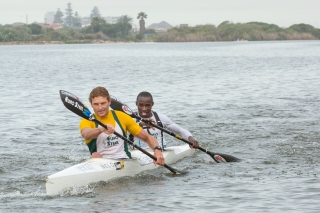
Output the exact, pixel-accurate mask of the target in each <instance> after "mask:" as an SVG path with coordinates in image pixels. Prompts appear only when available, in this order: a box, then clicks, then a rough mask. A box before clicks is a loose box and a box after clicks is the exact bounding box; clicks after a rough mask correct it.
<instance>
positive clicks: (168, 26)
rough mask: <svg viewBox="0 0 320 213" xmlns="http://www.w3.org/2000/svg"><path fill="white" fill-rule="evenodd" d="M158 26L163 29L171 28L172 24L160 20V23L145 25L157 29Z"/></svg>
mask: <svg viewBox="0 0 320 213" xmlns="http://www.w3.org/2000/svg"><path fill="white" fill-rule="evenodd" d="M159 28H163V29H167V30H168V29H171V28H173V26H171V25H170V24H168V23H167V22H165V21H162V22H160V23H153V24H151V25H150V26H149V27H147V29H159Z"/></svg>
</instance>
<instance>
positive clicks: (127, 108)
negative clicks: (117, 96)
mask: <svg viewBox="0 0 320 213" xmlns="http://www.w3.org/2000/svg"><path fill="white" fill-rule="evenodd" d="M122 110H123V111H124V112H125V113H127V114H128V115H132V112H131V110H130V109H129V107H128V106H127V105H123V106H122Z"/></svg>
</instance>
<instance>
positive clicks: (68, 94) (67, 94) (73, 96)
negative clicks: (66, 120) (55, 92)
mask: <svg viewBox="0 0 320 213" xmlns="http://www.w3.org/2000/svg"><path fill="white" fill-rule="evenodd" d="M61 94H63V95H66V96H69V97H72V98H74V99H76V100H79V98H78V97H77V96H75V95H74V94H72V93H70V92H67V91H64V90H62V91H61Z"/></svg>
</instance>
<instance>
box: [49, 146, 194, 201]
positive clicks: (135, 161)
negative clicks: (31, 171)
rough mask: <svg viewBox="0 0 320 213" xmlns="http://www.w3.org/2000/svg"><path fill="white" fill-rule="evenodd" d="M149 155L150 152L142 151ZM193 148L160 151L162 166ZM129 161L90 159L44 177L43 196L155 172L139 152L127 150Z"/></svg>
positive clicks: (148, 161) (190, 153) (191, 151)
mask: <svg viewBox="0 0 320 213" xmlns="http://www.w3.org/2000/svg"><path fill="white" fill-rule="evenodd" d="M146 151H148V152H149V153H151V154H152V155H153V151H152V150H146ZM194 151H195V149H190V148H189V145H188V144H186V145H182V146H171V147H167V148H166V150H165V151H163V156H164V158H165V162H166V164H172V163H175V162H177V161H178V160H181V159H182V158H184V157H188V156H191V155H192V154H193V153H194ZM131 156H132V159H107V158H90V159H88V160H86V161H84V162H82V163H79V164H76V165H74V166H71V167H69V168H67V169H64V170H62V171H60V172H57V173H55V174H52V175H50V176H48V177H47V178H46V191H47V195H57V194H59V193H60V192H62V191H63V190H67V189H68V188H73V187H81V186H86V185H88V184H90V183H94V182H98V181H108V180H111V179H115V178H119V177H124V176H134V175H136V174H139V173H141V172H143V171H147V170H152V169H156V168H158V167H159V166H158V165H154V164H153V160H152V159H151V158H150V157H149V156H147V155H145V154H144V153H142V152H141V151H139V150H133V151H131Z"/></svg>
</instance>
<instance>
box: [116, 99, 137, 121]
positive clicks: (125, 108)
mask: <svg viewBox="0 0 320 213" xmlns="http://www.w3.org/2000/svg"><path fill="white" fill-rule="evenodd" d="M110 107H111V108H112V109H114V110H118V111H121V112H124V113H126V114H127V115H130V116H131V117H132V118H137V119H140V117H139V116H137V115H136V114H134V113H133V111H132V110H131V109H130V108H129V107H128V106H127V105H125V104H123V103H121V102H120V101H118V100H116V99H115V98H111V104H110Z"/></svg>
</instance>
